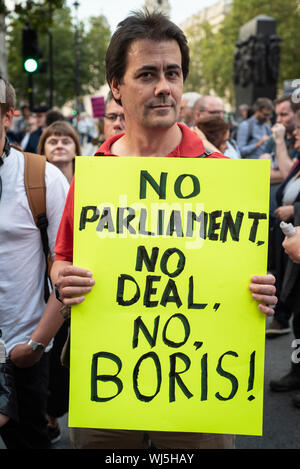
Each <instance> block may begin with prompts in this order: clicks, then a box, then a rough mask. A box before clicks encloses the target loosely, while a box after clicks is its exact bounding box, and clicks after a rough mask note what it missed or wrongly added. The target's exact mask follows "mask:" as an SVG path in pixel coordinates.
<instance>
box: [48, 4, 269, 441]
mask: <svg viewBox="0 0 300 469" xmlns="http://www.w3.org/2000/svg"><path fill="white" fill-rule="evenodd" d="M124 51H125V52H124ZM106 67H107V80H108V83H109V85H110V87H111V90H112V93H113V95H114V98H115V100H116V101H117V102H118V103H119V104H122V107H123V110H124V115H125V122H126V133H125V134H121V135H117V136H114V137H112V138H110V139H109V140H108V141H106V142H105V143H104V144H103V145H102V146H101V147H100V149H99V150H98V152H97V153H96V155H98V156H116V155H118V156H120V157H132V156H139V157H141V156H142V157H161V156H166V157H187V158H206V157H207V158H214V159H218V158H220V159H222V158H224V157H223V155H221V154H219V153H210V152H207V151H206V149H205V148H204V146H203V143H202V141H201V139H200V138H199V137H198V136H197V135H196V134H195V133H194V132H192V131H190V130H189V129H188V128H187V127H185V126H183V125H181V124H179V123H177V121H178V115H179V111H180V103H181V96H182V89H183V82H184V80H185V78H186V77H187V74H188V67H189V50H188V46H187V41H186V38H185V36H184V35H183V33H182V31H181V30H180V29H179V28H178V27H177V26H176V25H175V24H173V23H172V22H170V21H169V20H168V18H166V17H165V16H163V15H162V14H149V13H147V12H146V13H136V14H133V15H132V16H130V17H128V18H127V19H125V20H124V21H123V22H122V23H120V24H119V27H118V28H117V31H116V32H115V34H114V35H113V37H112V39H111V43H110V46H109V48H108V51H107V56H106ZM121 161H122V160H121ZM108 177H110V176H108ZM73 213H74V183H72V185H71V188H70V192H69V195H68V199H67V202H66V207H65V212H64V215H63V218H62V222H61V226H60V229H59V233H58V237H57V243H56V249H55V252H56V259H55V262H54V266H53V270H52V279H53V280H54V282H55V283H56V292H57V297H58V298H59V299H60V300H61V301H62V302H63V303H64V304H65V305H67V306H73V305H78V304H80V303H82V302H83V301H84V300H85V296H84V295H85V294H86V293H88V292H90V291H91V290H92V287H93V285H94V283H95V282H94V280H93V278H92V273H91V272H90V271H88V270H86V269H83V268H79V267H76V266H73V265H72V264H73V226H74V220H73ZM274 282H275V279H274V277H273V276H271V275H267V276H257V277H253V278H252V283H251V285H250V290H251V291H252V296H253V299H255V300H257V301H258V302H259V303H260V304H259V309H260V311H261V312H262V313H264V314H266V315H271V314H273V310H272V308H271V307H270V306H272V305H274V304H275V303H276V301H277V299H276V297H275V287H274ZM72 432H73V443H74V445H75V447H77V448H103V449H104V448H105V449H107V448H123V449H125V448H136V449H138V448H144V447H145V441H144V432H143V431H137V430H113V429H103V430H101V429H89V428H74V429H72ZM147 433H148V435H149V437H150V440H151V442H152V444H153V445H154V446H155V447H157V448H232V447H233V446H234V438H233V436H232V435H223V434H213V433H207V434H204V433H195V432H169V431H168V432H166V431H164V432H159V431H150V432H147Z"/></svg>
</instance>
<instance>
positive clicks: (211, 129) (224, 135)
mask: <svg viewBox="0 0 300 469" xmlns="http://www.w3.org/2000/svg"><path fill="white" fill-rule="evenodd" d="M197 127H198V129H199V130H200V131H201V132H202V133H203V135H204V139H202V140H206V144H207V143H208V146H209V143H210V144H211V145H213V147H211V146H209V147H210V149H211V150H214V151H219V152H220V153H222V154H225V151H226V150H227V148H228V143H227V142H228V139H229V124H228V122H225V121H224V119H221V118H220V117H208V118H206V119H204V118H203V119H202V120H201V121H200V122H198V124H197Z"/></svg>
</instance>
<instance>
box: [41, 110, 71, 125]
mask: <svg viewBox="0 0 300 469" xmlns="http://www.w3.org/2000/svg"><path fill="white" fill-rule="evenodd" d="M64 120H66V119H65V117H64V115H63V114H62V113H61V112H60V111H58V110H57V109H49V111H47V112H46V123H45V127H48V126H49V125H51V124H53V122H56V121H64Z"/></svg>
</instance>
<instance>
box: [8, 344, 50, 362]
mask: <svg viewBox="0 0 300 469" xmlns="http://www.w3.org/2000/svg"><path fill="white" fill-rule="evenodd" d="M42 355H43V352H42V351H40V350H35V351H33V350H32V348H31V347H29V345H28V344H27V343H26V344H18V345H16V346H15V347H14V348H13V349H12V351H11V352H10V354H9V358H10V360H11V361H12V362H13V364H14V365H16V366H17V367H18V368H28V367H30V366H33V365H35V364H36V363H37V362H38V361H39V360H40V358H41V356H42Z"/></svg>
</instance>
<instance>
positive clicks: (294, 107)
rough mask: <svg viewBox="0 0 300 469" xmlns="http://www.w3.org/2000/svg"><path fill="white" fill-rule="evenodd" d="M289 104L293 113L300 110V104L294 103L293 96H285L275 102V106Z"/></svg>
mask: <svg viewBox="0 0 300 469" xmlns="http://www.w3.org/2000/svg"><path fill="white" fill-rule="evenodd" d="M286 101H287V102H289V103H290V105H291V108H292V111H293V112H297V111H298V110H299V109H300V105H299V103H296V102H294V101H293V96H292V95H291V94H283V95H282V96H280V97H279V98H277V99H276V100H275V101H274V104H275V106H277V105H278V104H281V103H284V102H286Z"/></svg>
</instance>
